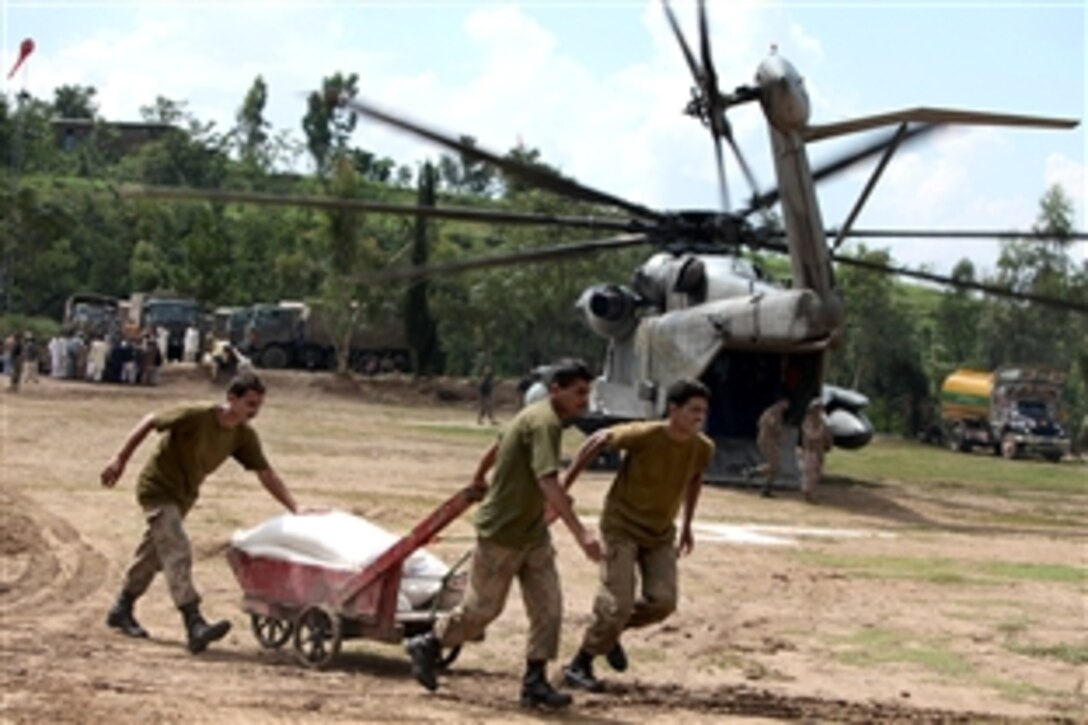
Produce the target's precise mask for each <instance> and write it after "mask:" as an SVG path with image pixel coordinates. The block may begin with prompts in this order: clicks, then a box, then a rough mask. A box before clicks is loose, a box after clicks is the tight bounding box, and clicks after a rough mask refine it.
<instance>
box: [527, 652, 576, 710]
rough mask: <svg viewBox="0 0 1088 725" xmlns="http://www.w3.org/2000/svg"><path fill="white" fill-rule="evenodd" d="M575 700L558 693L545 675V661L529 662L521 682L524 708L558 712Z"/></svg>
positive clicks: (565, 694)
mask: <svg viewBox="0 0 1088 725" xmlns="http://www.w3.org/2000/svg"><path fill="white" fill-rule="evenodd" d="M573 700H574V698H572V697H571V696H570V695H568V694H567V693H565V692H557V691H556V690H555V688H554V687H552V685H551V683H550V682H548V677H547V675H545V674H544V660H529V662H528V666H527V667H526V668H525V677H524V678H523V679H522V681H521V704H522V705H523V706H524V707H547V708H551V709H553V710H557V709H559V708H561V707H566V706H567V705H569V704H570V703H571V702H572V701H573Z"/></svg>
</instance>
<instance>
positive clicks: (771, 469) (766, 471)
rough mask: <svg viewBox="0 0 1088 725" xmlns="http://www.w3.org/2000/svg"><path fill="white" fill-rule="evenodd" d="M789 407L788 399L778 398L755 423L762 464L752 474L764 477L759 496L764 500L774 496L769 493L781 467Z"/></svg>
mask: <svg viewBox="0 0 1088 725" xmlns="http://www.w3.org/2000/svg"><path fill="white" fill-rule="evenodd" d="M789 407H790V401H789V399H788V398H785V397H783V398H779V399H778V400H776V401H775V402H774V403H772V404H771V406H770V407H769V408H767V409H766V410H765V411H763V414H762V415H761V416H759V421H758V422H757V423H756V426H757V428H758V433H757V434H756V445H757V446H758V447H759V452H760V453H761V454H762V455H763V463H762V464H760V465H759V466H756V468H755V470H754V471H753V473H754V474H755V475H762V476H763V477H764V479H763V488H762V490H761V491H760V495H761V496H763V497H764V498H770V497H771V496H773V495H774V494H773V493H771V486H772V485H773V484H774V479H776V478H778V469H779V468H780V467H781V465H782V426H783V424H784V420H783V418H784V417H785V415H786V409H787V408H789Z"/></svg>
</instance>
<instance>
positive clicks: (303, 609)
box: [227, 490, 474, 668]
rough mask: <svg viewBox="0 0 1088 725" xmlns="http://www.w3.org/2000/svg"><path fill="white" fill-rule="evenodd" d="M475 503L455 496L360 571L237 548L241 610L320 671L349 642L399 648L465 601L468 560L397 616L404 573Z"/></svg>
mask: <svg viewBox="0 0 1088 725" xmlns="http://www.w3.org/2000/svg"><path fill="white" fill-rule="evenodd" d="M473 500H474V498H473V497H472V496H471V494H469V492H468V491H467V490H464V491H459V492H457V493H456V494H454V495H453V496H452V497H450V498H449V499H448V500H447V501H446V502H445V503H443V504H442V505H441V506H439V507H438V508H437V509H436V510H435V511H434V512H433V513H432V514H431V515H430V516H428V517H427V518H426V519H424V520H423V521H421V522H420V523H419V524H417V525H416V526H415V528H413V529H412V530H411V531H410V532H409V533H408V534H407V535H405V536H404V537H403V538H401V539H400V540H399V541H397V542H396V543H395V544H393V545H392V546H391V547H390V548H389V549H387V550H386V551H384V552H383V553H382V554H381V555H380V556H379V557H378V558H377V559H376V560H375V561H374V562H373V563H371V564H370V565H368V566H366V567H365V568H363V569H361V570H359V571H345V570H342V569H335V568H329V567H322V566H316V565H310V564H300V563H297V562H292V561H284V560H282V559H274V558H269V557H263V556H250V555H249V554H247V553H246V552H244V551H242V550H241V549H239V548H237V547H234V546H232V547H231V548H230V549H229V550H228V552H227V560H228V561H229V562H230V565H231V569H232V570H233V571H234V576H235V578H236V579H237V580H238V583H239V584H240V585H241V587H242V592H243V596H242V609H244V610H245V611H246V612H248V613H249V615H250V621H251V624H252V627H253V634H254V636H255V637H256V638H257V641H258V642H260V644H261V646H262V647H265V648H269V649H277V648H279V647H282V646H283V645H284V644H286V643H287V642H288V640H291V639H293V641H294V648H295V655H296V657H297V658H298V660H299V661H300V662H301V663H302V664H303V665H305V666H307V667H314V668H322V667H325V666H327V665H328V664H329V663H331V662H332V661H333V660H334V659H335V658H336V655H337V654H338V653H339V651H340V644H341V642H342V641H343V640H345V639H350V638H367V639H374V640H379V641H382V642H400V641H401V640H402V639H404V638H406V637H412V636H415V635H417V634H422V633H425V632H428V631H430V630H431V628H432V627H433V625H434V622H435V619H436V618H437V617H438V615H439V614H441V613H442V612H445V611H448V610H449V609H452V608H453V607H455V606H456V605H457V604H458V603H459V602H460V601H461V598H462V597H463V596H464V590H465V586H466V582H467V574H465V573H464V572H460V571H459V569H460V568H461V565H462V564H463V563H464V562H465V560H466V559H467V558H468V554H466V555H465V556H463V557H461V560H460V561H458V562H457V563H456V564H455V565H454V566H453V567H452V568H451V569H450V570H449V572H448V573H447V574H446V575H445V577H443V579H442V581H441V588H440V589H439V592H438V594H436V595H435V596H434V598H433V599H432V600H431V602H430V605H429V606H428V607H425V608H423V609H412V610H410V611H398V607H397V595H398V593H399V591H400V584H401V568H402V566H403V564H404V561H405V559H407V558H408V557H409V556H411V555H412V553H413V552H415V551H416V550H417V549H420V548H422V547H424V546H426V545H427V544H428V543H429V542H431V541H432V540H433V539H434V538H435V536H436V535H437V534H438V533H439V532H440V531H442V530H443V529H444V528H445V527H446V526H448V525H449V524H450V522H452V521H453V520H454V519H456V518H457V517H458V516H460V515H461V513H462V512H464V511H465V509H467V508H468V507H469V506H470V505H471V504H472V502H473ZM459 650H460V648H459V647H458V648H454V649H451V650H449V651H448V652H444V653H443V659H442V662H441V664H442V666H443V667H445V666H448V665H449V664H451V663H452V662H453V660H454V659H456V657H457V655H458V653H459Z"/></svg>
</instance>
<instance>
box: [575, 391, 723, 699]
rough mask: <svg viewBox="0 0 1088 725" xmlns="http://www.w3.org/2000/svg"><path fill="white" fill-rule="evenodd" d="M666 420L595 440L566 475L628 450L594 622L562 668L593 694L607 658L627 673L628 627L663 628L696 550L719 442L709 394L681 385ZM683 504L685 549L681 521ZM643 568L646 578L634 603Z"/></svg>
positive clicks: (613, 494)
mask: <svg viewBox="0 0 1088 725" xmlns="http://www.w3.org/2000/svg"><path fill="white" fill-rule="evenodd" d="M666 395H667V403H666V404H667V406H668V411H667V414H666V419H665V420H663V421H652V422H637V423H625V424H621V425H616V426H613V427H611V428H605V429H602V430H599V431H597V432H596V433H594V434H593V435H591V436H590V437H589V438H588V439H587V440H586V442H585V443H584V444H583V445H582V448H581V450H579V451H578V454H577V455H576V456H575V458H574V461H573V462H572V463H571V465H570V468H568V469H567V473H566V476H565V477H564V481H563V487H564V489H568V488H570V486H571V485H572V484H573V483H574V480H575V478H577V477H578V474H579V473H581V472H582V470H583V469H584V468H585V467H586V466H587V465H588V464H589V462H590V461H592V460H594V459H595V458H596V457H597V456H598V455H599V454H600V453H601V452H602V451H603V450H604V448H605V447H606V446H607V447H609V448H611V449H612V450H614V451H624V452H625V453H626V455H625V456H624V459H623V463H622V464H621V465H620V470H619V472H618V473H617V474H616V478H615V480H614V481H613V482H612V486H611V488H609V490H608V494H607V496H606V497H605V503H604V510H603V511H602V512H601V538H602V539H603V540H604V553H603V557H602V563H601V580H600V585H599V587H598V589H597V596H596V598H595V600H594V602H593V620H592V622H591V623H590V625H589V627H588V628H587V629H586V633H585V636H584V637H583V639H582V646H581V648H580V649H579V650H578V652H577V653H576V654H575V655H574V659H573V660H571V662H570V664H569V665H567V666H566V667H565V668H564V670H563V675H564V677H563V679H564V681H565V682H566V683H567V684H568V685H571V686H574V687H580V688H582V689H585V690H589V691H591V692H598V691H600V690H601V689H602V686H601V683H600V681H599V680H598V679H597V678H596V677H595V676H594V674H593V658H594V657H596V656H597V655H605V656H606V659H607V660H608V663H609V664H610V665H611V666H612V668H613V669H615V670H616V671H618V672H623V671H624V670H626V669H627V654H626V653H625V652H624V650H623V646H622V645H621V644H620V639H619V638H620V634H621V633H622V632H623V630H624V629H627V628H633V627H645V626H646V625H648V624H654V623H655V622H660V621H662V620H663V619H665V618H666V617H668V616H669V615H670V614H672V612H673V611H674V610H675V609H676V559H677V556H678V555H680V554H686V553H690V552H691V550H692V548H693V547H694V545H695V539H694V537H693V536H692V533H691V521H692V517H693V516H694V515H695V506H696V504H697V503H698V501H699V491H700V489H701V488H702V485H703V470H704V469H705V468H706V467H707V464H709V463H710V461H711V459H712V458H713V457H714V444H713V443H712V442H711V440H710V439H709V438H708V437H707V436H705V435H704V434H703V433H702V432H701V431H702V428H703V423H704V422H705V421H706V413H707V405H708V403H709V400H710V391H709V390H708V389H707V387H706V386H705V385H703V384H702V383H700V382H697V381H695V380H679V381H677V382H675V383H673V384H672V385H670V386H669V389H668V391H667V394H666ZM681 504H683V509H684V514H683V524H682V526H681V529H680V539H679V547H678V546H677V543H676V540H677V536H676V523H675V520H676V515H677V513H679V511H680V507H681ZM636 568H637V570H638V576H639V578H641V580H642V592H641V594H642V595H641V597H639V598H638V599H636V598H635V581H636V575H635V574H636Z"/></svg>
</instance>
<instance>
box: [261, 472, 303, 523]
mask: <svg viewBox="0 0 1088 725" xmlns="http://www.w3.org/2000/svg"><path fill="white" fill-rule="evenodd" d="M257 478H258V479H259V480H260V482H261V485H263V486H264V487H265V489H266V490H267V491H268V493H270V494H272V498H274V499H276V500H277V501H279V502H280V503H281V504H283V507H284V508H285V509H287V510H288V511H290V512H291V513H293V514H297V513H298V504H297V503H295V498H294V496H292V495H291V492H290V491H288V490H287V484H285V483H284V482H283V479H282V478H280V476H279V474H278V473H276V472H275V471H274V470H272V469H271V468H265V469H263V470H260V471H257Z"/></svg>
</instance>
